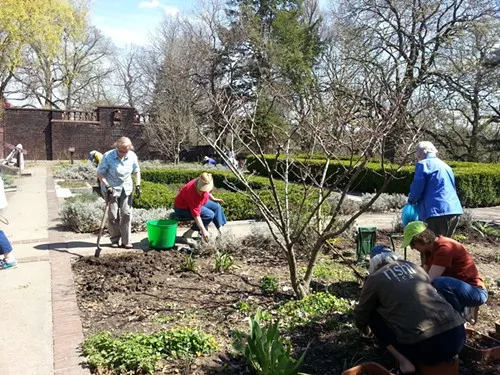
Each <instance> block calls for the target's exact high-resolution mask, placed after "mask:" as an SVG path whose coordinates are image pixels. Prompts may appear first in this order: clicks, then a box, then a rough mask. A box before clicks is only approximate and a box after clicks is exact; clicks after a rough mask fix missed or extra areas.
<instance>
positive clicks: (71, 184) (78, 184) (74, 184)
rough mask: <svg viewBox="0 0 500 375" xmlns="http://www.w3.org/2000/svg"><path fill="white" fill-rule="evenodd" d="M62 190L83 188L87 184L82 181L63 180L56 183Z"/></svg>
mask: <svg viewBox="0 0 500 375" xmlns="http://www.w3.org/2000/svg"><path fill="white" fill-rule="evenodd" d="M57 184H58V185H59V186H60V187H62V188H85V187H87V186H88V185H87V183H86V182H85V181H82V180H64V181H61V182H58V183H57Z"/></svg>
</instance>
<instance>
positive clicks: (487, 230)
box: [472, 221, 500, 237]
mask: <svg viewBox="0 0 500 375" xmlns="http://www.w3.org/2000/svg"><path fill="white" fill-rule="evenodd" d="M472 226H473V228H475V229H476V230H477V231H478V232H479V233H481V235H483V236H491V237H500V228H499V227H498V225H497V224H494V223H484V222H481V221H474V222H473V223H472Z"/></svg>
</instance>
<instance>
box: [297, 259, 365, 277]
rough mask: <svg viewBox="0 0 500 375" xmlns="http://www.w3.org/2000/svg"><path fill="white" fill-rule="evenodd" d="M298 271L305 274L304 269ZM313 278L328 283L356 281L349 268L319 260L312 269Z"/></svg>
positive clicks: (330, 261) (337, 263) (326, 260)
mask: <svg viewBox="0 0 500 375" xmlns="http://www.w3.org/2000/svg"><path fill="white" fill-rule="evenodd" d="M300 271H301V272H303V273H305V268H303V269H301V270H300ZM313 277H314V278H317V279H321V280H324V281H328V282H340V281H342V282H345V281H356V277H355V276H354V275H353V273H352V270H351V269H350V268H349V267H347V266H345V265H342V264H340V263H339V262H335V261H332V260H331V259H320V260H319V261H318V262H316V264H315V265H314V268H313Z"/></svg>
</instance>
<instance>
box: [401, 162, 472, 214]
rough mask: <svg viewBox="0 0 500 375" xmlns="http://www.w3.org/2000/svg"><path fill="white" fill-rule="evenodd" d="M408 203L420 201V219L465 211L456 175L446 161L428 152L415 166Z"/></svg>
mask: <svg viewBox="0 0 500 375" xmlns="http://www.w3.org/2000/svg"><path fill="white" fill-rule="evenodd" d="M408 203H410V204H415V203H418V219H419V220H422V221H425V220H427V219H428V218H430V217H436V216H444V215H461V214H463V213H464V211H463V209H462V205H461V204H460V200H459V199H458V195H457V190H456V187H455V175H454V174H453V171H452V169H451V168H450V166H449V165H448V164H446V163H445V162H444V161H442V160H440V159H439V158H437V157H436V155H434V154H428V155H427V156H426V157H425V159H423V160H420V161H419V162H418V163H417V166H416V167H415V177H414V179H413V182H412V183H411V186H410V194H409V196H408Z"/></svg>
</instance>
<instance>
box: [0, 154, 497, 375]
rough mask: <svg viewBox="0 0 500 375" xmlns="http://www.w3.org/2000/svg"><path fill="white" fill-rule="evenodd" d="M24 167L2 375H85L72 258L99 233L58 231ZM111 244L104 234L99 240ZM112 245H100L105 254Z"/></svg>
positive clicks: (41, 186)
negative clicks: (16, 259)
mask: <svg viewBox="0 0 500 375" xmlns="http://www.w3.org/2000/svg"><path fill="white" fill-rule="evenodd" d="M28 171H29V172H31V176H29V177H22V178H21V179H18V181H17V185H18V188H17V191H16V192H12V193H7V198H8V201H9V206H8V207H7V208H6V209H5V210H4V212H3V215H4V216H5V217H6V218H7V219H8V220H9V221H10V225H8V226H7V225H1V226H0V228H1V229H3V230H5V232H6V234H7V236H8V237H9V239H10V240H11V242H12V244H13V246H14V251H15V255H16V257H17V258H18V260H19V266H18V267H17V268H15V269H10V270H6V271H0V295H1V296H2V323H3V324H2V335H1V336H0V374H1V375H52V374H56V375H83V374H87V375H88V374H89V371H88V369H85V368H84V367H83V366H82V363H84V358H82V357H80V356H79V345H80V344H81V342H82V340H83V333H82V324H81V321H80V316H79V311H78V306H77V302H76V295H75V289H74V284H73V274H72V271H71V261H72V260H73V259H75V257H78V256H85V255H93V254H94V251H95V248H96V237H95V236H92V235H88V234H82V235H79V234H74V233H70V232H64V231H60V230H59V229H58V227H57V224H58V212H59V203H60V200H62V199H61V198H58V197H57V196H56V192H55V185H54V181H53V178H52V175H51V172H50V164H47V163H37V164H36V165H35V166H33V167H31V168H29V169H28ZM473 215H474V216H475V217H476V218H478V219H483V220H491V221H496V222H498V223H500V207H494V208H487V209H475V210H473ZM395 217H396V214H395V213H389V214H372V213H370V214H365V215H362V216H361V217H360V218H358V220H357V224H358V225H360V226H377V227H378V228H383V229H390V228H391V227H392V223H393V221H394V220H395ZM259 225H260V226H262V225H264V224H263V223H259V224H256V226H257V227H259ZM228 226H229V227H230V228H231V231H232V232H233V233H234V234H235V235H238V236H243V235H245V234H249V233H250V232H251V231H252V230H253V228H254V225H251V223H250V222H232V223H229V224H228ZM132 240H133V243H134V245H135V247H136V248H145V247H146V246H147V234H146V233H134V234H133V235H132ZM108 242H109V239H108V238H106V237H105V238H104V239H103V241H102V243H103V244H107V243H108ZM116 251H117V250H112V249H111V248H109V247H103V253H102V254H106V253H111V252H116ZM118 251H123V250H118Z"/></svg>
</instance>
